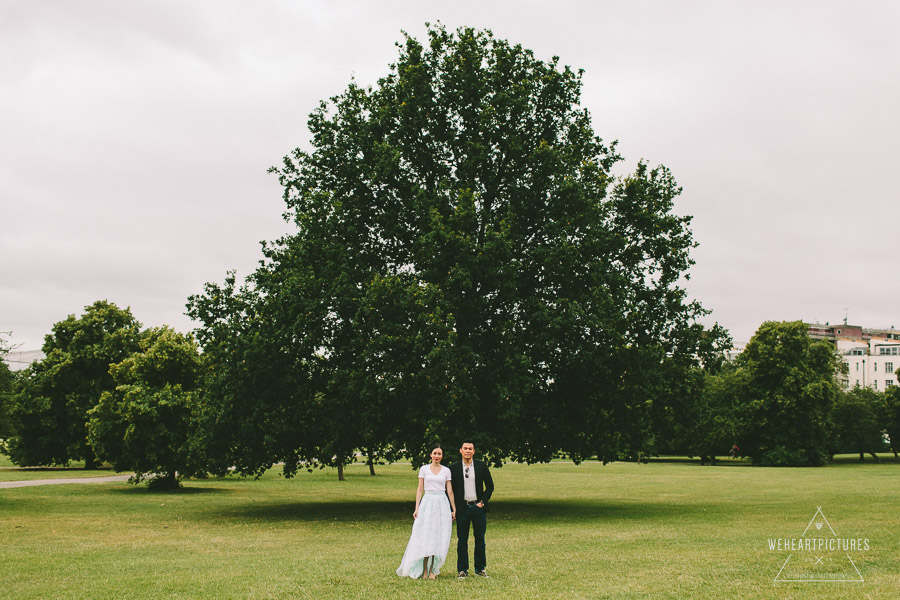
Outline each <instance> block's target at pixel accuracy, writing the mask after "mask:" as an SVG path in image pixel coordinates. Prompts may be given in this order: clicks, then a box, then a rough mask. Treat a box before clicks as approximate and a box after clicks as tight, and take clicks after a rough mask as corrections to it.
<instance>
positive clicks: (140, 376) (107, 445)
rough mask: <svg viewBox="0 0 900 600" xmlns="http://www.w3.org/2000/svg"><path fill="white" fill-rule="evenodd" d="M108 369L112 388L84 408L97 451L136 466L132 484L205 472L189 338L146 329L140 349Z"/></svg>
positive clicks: (171, 483)
mask: <svg viewBox="0 0 900 600" xmlns="http://www.w3.org/2000/svg"><path fill="white" fill-rule="evenodd" d="M110 373H111V374H112V377H113V380H114V381H115V385H116V387H115V389H114V390H113V391H107V392H104V393H103V395H102V396H101V398H100V403H99V404H98V405H97V406H96V407H94V408H93V409H92V410H90V411H89V412H88V416H89V418H90V421H89V422H88V440H89V442H90V444H91V445H92V446H93V448H94V449H95V451H96V452H97V456H99V457H100V458H101V459H102V460H105V461H107V462H109V463H111V464H112V465H113V467H114V468H115V469H116V471H135V477H134V482H135V483H137V482H139V481H141V480H142V479H143V478H145V477H148V476H149V477H152V479H151V481H152V482H153V486H154V487H158V488H171V487H177V486H178V481H177V477H182V476H192V475H195V474H199V473H203V472H205V469H204V466H203V460H202V459H201V455H200V452H199V449H198V447H197V443H198V438H197V429H198V425H199V415H200V409H201V393H200V390H199V389H198V383H199V380H200V376H201V359H200V354H199V352H198V348H197V344H196V342H194V340H193V338H191V337H190V336H185V335H181V334H179V333H176V332H175V331H173V330H172V329H170V328H168V327H160V328H156V329H148V330H146V331H145V332H143V334H142V335H141V340H140V350H139V351H138V352H135V353H133V354H131V355H130V356H128V357H127V358H125V359H124V360H122V361H121V362H119V363H117V364H114V365H112V367H111V368H110ZM176 473H177V476H176Z"/></svg>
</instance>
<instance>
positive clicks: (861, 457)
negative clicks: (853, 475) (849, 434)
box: [859, 452, 866, 462]
mask: <svg viewBox="0 0 900 600" xmlns="http://www.w3.org/2000/svg"><path fill="white" fill-rule="evenodd" d="M859 462H866V457H865V455H864V454H863V453H862V452H860V453H859Z"/></svg>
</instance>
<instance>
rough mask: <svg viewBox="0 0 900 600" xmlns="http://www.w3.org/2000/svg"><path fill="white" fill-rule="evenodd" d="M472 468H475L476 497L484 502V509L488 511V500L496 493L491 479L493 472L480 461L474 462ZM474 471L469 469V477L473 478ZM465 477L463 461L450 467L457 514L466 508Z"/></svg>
mask: <svg viewBox="0 0 900 600" xmlns="http://www.w3.org/2000/svg"><path fill="white" fill-rule="evenodd" d="M472 466H473V467H475V468H474V471H475V495H476V496H477V497H478V500H479V501H480V502H484V508H485V510H487V504H488V500H490V499H491V494H493V493H494V480H493V478H491V470H490V469H488V466H487V464H485V463H483V462H482V461H480V460H475V459H473V460H472ZM472 470H473V469H469V477H471V476H472ZM464 482H465V475H464V474H463V464H462V460H459V461H457V462H455V463H453V464H452V465H450V486H451V487H452V488H453V501H454V502H455V503H456V512H457V513H461V512H462V511H463V509H465V507H466V499H465V498H466V489H465V483H464Z"/></svg>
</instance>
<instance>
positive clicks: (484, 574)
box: [475, 569, 490, 577]
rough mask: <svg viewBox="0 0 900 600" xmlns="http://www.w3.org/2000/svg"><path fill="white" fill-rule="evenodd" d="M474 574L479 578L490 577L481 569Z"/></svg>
mask: <svg viewBox="0 0 900 600" xmlns="http://www.w3.org/2000/svg"><path fill="white" fill-rule="evenodd" d="M475 574H476V575H478V576H479V577H490V575H488V574H487V573H485V572H484V569H482V570H480V571H475Z"/></svg>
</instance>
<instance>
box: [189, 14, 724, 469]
mask: <svg viewBox="0 0 900 600" xmlns="http://www.w3.org/2000/svg"><path fill="white" fill-rule="evenodd" d="M399 49H400V52H399V57H398V60H397V62H396V63H395V64H393V65H391V69H390V72H389V74H388V75H387V76H385V77H384V78H382V79H380V80H379V81H378V83H377V85H375V86H373V87H360V86H358V85H357V84H356V83H355V82H354V83H351V84H350V85H349V87H348V88H347V90H346V91H345V92H344V93H342V94H340V95H339V96H336V97H334V98H332V99H331V101H330V102H322V103H321V105H320V106H319V108H318V109H317V110H316V111H315V112H313V114H312V115H311V116H310V118H309V128H310V131H311V133H312V140H311V149H310V150H308V151H305V150H300V149H298V150H296V151H294V152H293V153H292V154H291V155H290V156H288V157H285V159H284V162H283V164H282V165H280V166H279V167H278V168H276V169H274V171H275V173H276V174H277V175H278V177H279V181H280V182H281V184H282V186H283V187H284V200H285V202H286V205H287V211H286V213H285V216H286V218H288V219H290V220H292V221H293V222H294V224H295V225H296V227H297V231H296V233H294V234H292V235H289V236H286V237H284V238H282V239H280V240H278V241H277V242H275V243H273V244H270V245H266V246H265V247H264V255H265V260H264V263H263V264H262V266H261V267H260V268H259V269H258V270H257V271H256V272H255V273H254V274H253V275H252V276H251V277H250V278H249V280H248V282H247V284H245V285H244V286H240V287H238V286H235V284H234V281H233V279H231V280H229V281H227V282H226V284H225V285H223V286H220V285H215V284H209V285H208V286H207V288H206V290H205V292H204V294H201V295H198V296H195V297H192V298H191V300H190V301H189V312H190V314H191V315H192V316H193V317H194V318H196V319H197V320H198V321H199V322H200V326H199V328H198V331H197V335H198V339H199V340H200V342H201V344H203V347H204V351H205V352H208V354H209V355H210V356H211V357H213V362H212V363H211V366H210V368H211V373H212V375H211V377H212V379H213V381H212V383H211V386H210V389H211V390H216V391H217V392H218V393H217V394H215V397H214V401H215V402H217V403H219V405H220V413H221V418H219V419H218V421H217V422H218V423H226V422H229V421H228V419H229V415H230V418H235V417H236V416H237V415H238V414H241V416H246V413H245V412H243V411H240V410H239V409H238V408H237V407H240V406H250V405H253V406H260V407H261V408H260V409H258V410H255V411H254V412H253V416H252V417H251V419H250V420H252V421H253V422H254V425H246V424H245V426H244V428H243V429H239V428H237V427H230V428H229V429H228V433H227V435H228V436H230V441H229V442H227V443H225V444H224V445H225V446H227V447H231V448H236V449H237V453H238V454H240V453H241V452H244V451H250V452H252V454H253V455H254V456H255V457H257V458H256V459H255V460H252V461H249V463H248V464H247V465H246V466H247V467H249V470H256V471H258V468H259V467H260V465H262V466H265V464H267V463H271V462H272V461H274V460H286V471H288V472H292V470H293V469H294V468H295V466H296V464H297V460H301V459H306V460H308V461H312V462H316V463H319V464H332V465H340V464H344V463H346V462H348V461H350V460H352V457H353V453H354V452H355V451H356V450H358V449H366V450H373V449H374V450H375V451H376V452H387V453H390V452H392V451H393V452H400V453H402V454H405V455H406V456H409V457H410V458H413V459H414V460H418V459H419V458H420V457H421V456H424V452H425V449H426V445H427V443H428V442H429V441H430V440H432V439H434V438H440V439H444V440H450V441H451V442H452V441H458V440H459V439H460V436H462V435H467V436H471V437H472V438H474V439H475V441H476V445H477V447H478V448H479V451H480V452H482V453H483V454H485V455H487V456H488V457H489V458H492V459H494V460H500V459H502V458H503V457H514V458H516V459H521V460H526V461H543V460H548V459H550V458H551V457H553V456H555V455H556V454H557V453H558V452H564V453H566V454H568V455H570V456H572V457H573V458H574V459H576V460H580V459H583V458H585V457H588V456H592V455H599V456H600V457H601V458H603V459H615V458H618V457H620V456H623V455H630V456H636V455H639V454H640V453H642V452H646V451H652V449H653V442H652V435H651V434H650V431H651V429H652V419H653V415H654V414H655V411H657V410H658V409H659V408H660V407H659V404H661V403H664V402H666V401H667V398H669V397H670V395H667V393H666V391H667V390H668V389H670V388H671V387H672V386H673V385H677V380H678V379H679V378H683V377H686V376H687V375H686V373H687V370H688V369H689V368H690V367H692V366H696V364H697V361H698V358H702V357H704V356H705V357H707V358H708V357H709V355H711V354H712V353H714V352H715V351H717V349H718V348H719V346H720V344H721V342H722V340H723V339H724V333H723V332H722V330H721V329H719V328H718V327H716V328H713V329H712V330H711V331H707V330H705V329H704V328H703V327H702V326H700V325H698V324H697V318H698V317H700V316H702V315H704V314H706V311H705V310H704V309H703V308H702V307H701V306H700V305H699V304H698V303H696V302H694V301H690V300H689V299H688V298H687V296H686V293H685V290H684V289H683V288H682V287H680V283H681V281H682V280H683V277H684V276H685V274H686V271H687V269H688V268H689V266H690V265H691V264H692V261H691V259H690V256H689V252H690V250H691V249H692V248H693V247H694V246H695V243H694V241H693V239H692V237H691V233H690V229H689V223H690V218H689V217H684V216H679V215H677V214H675V213H674V212H673V207H674V199H675V197H676V196H677V195H678V194H679V193H680V188H679V187H678V186H677V184H676V182H675V180H674V178H673V177H672V175H671V173H670V172H669V171H668V170H667V169H665V168H664V167H650V166H648V165H646V164H644V163H640V164H638V165H637V167H636V169H635V171H634V172H633V173H632V174H630V175H626V176H622V177H616V176H614V175H613V168H614V166H615V165H616V163H618V162H619V161H620V160H621V159H620V157H619V156H618V154H617V153H616V151H615V145H614V144H611V145H608V144H604V143H603V142H602V140H600V139H599V138H598V137H597V136H596V135H595V134H594V131H593V129H592V126H591V119H590V115H589V114H588V112H587V110H585V109H584V108H583V107H581V106H580V104H579V102H580V94H581V85H582V84H581V72H575V71H573V70H571V69H570V68H569V67H563V66H560V65H559V63H558V60H557V58H553V59H552V60H550V61H548V62H545V61H541V60H538V59H536V58H535V56H534V55H533V53H532V52H531V51H529V50H526V49H524V48H522V47H521V46H518V45H512V44H510V43H508V42H506V41H504V40H499V39H496V38H495V37H494V36H493V35H492V34H491V33H490V32H486V31H475V30H472V29H466V28H464V29H460V30H458V31H457V32H455V33H453V32H449V31H447V30H446V29H444V28H443V27H431V28H429V31H428V39H427V41H426V43H424V44H423V43H420V42H419V41H418V40H416V39H414V38H412V37H409V36H407V37H406V38H405V40H404V42H403V43H402V44H399ZM238 338H239V339H238ZM271 365H275V366H278V367H279V368H280V367H282V366H283V367H286V368H289V369H290V370H291V371H290V375H285V374H278V375H276V376H275V378H274V381H271V382H266V383H264V384H263V388H264V391H263V393H262V396H263V397H262V399H260V400H259V401H258V402H257V399H256V397H257V392H256V390H255V386H253V385H252V383H251V382H252V380H253V378H254V375H253V374H252V373H253V372H269V371H270V366H271ZM226 381H230V382H234V381H240V382H241V383H239V384H231V385H229V384H228V383H226ZM284 418H286V419H288V421H287V423H289V425H287V426H285V425H279V424H275V426H274V428H273V429H274V431H271V433H269V432H270V427H269V426H270V425H271V424H272V421H273V420H275V421H279V420H281V419H284ZM245 423H246V421H245ZM286 428H287V429H290V431H291V433H288V432H287V431H285V429H286ZM219 431H220V433H225V432H224V431H223V430H222V429H220V430H219ZM264 434H267V439H268V440H269V442H270V444H269V446H268V447H267V448H262V447H260V443H259V442H258V441H255V440H254V439H253V438H259V437H260V436H262V435H264ZM291 448H299V449H301V450H297V451H296V452H295V451H294V450H291ZM291 455H293V457H292V456H291ZM295 458H296V460H294V459H295ZM239 467H240V465H239Z"/></svg>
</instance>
